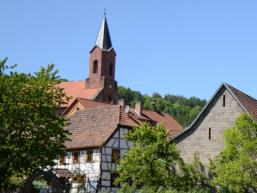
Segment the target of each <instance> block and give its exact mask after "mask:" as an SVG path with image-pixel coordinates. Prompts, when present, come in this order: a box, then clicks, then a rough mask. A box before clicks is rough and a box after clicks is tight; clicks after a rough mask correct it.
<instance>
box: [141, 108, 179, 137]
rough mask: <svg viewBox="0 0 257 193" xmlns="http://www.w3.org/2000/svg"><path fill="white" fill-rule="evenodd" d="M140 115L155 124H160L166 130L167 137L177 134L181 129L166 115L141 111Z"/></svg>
mask: <svg viewBox="0 0 257 193" xmlns="http://www.w3.org/2000/svg"><path fill="white" fill-rule="evenodd" d="M142 114H143V115H144V116H146V117H148V118H150V119H152V120H154V121H156V122H157V124H160V123H162V124H163V125H164V127H165V128H166V129H168V133H169V136H173V135H175V134H177V133H179V132H180V131H181V130H182V129H183V127H182V125H180V124H179V123H178V122H177V121H176V120H175V119H174V118H173V117H172V116H171V115H169V114H168V113H162V112H161V113H158V112H155V111H149V110H143V112H142Z"/></svg>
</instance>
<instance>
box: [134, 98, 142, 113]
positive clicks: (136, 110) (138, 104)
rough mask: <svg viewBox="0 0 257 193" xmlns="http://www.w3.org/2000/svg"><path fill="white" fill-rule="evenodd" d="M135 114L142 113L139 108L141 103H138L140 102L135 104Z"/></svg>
mask: <svg viewBox="0 0 257 193" xmlns="http://www.w3.org/2000/svg"><path fill="white" fill-rule="evenodd" d="M135 112H136V113H137V114H138V115H141V113H142V106H141V102H140V101H138V102H137V103H136V106H135Z"/></svg>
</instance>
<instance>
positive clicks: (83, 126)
mask: <svg viewBox="0 0 257 193" xmlns="http://www.w3.org/2000/svg"><path fill="white" fill-rule="evenodd" d="M78 100H81V101H83V102H84V103H86V104H89V103H91V102H92V104H97V103H98V102H94V101H89V100H86V99H78ZM98 104H100V103H98ZM138 118H140V119H138ZM146 120H147V121H149V122H150V123H157V124H160V123H163V124H164V127H165V128H167V129H168V132H169V135H171V136H172V135H174V134H176V133H177V132H179V131H180V130H181V129H182V126H181V125H180V124H179V123H177V122H176V120H175V119H174V118H173V117H171V116H170V115H168V114H166V113H157V112H153V111H148V110H143V111H142V115H140V116H138V115H136V113H135V112H134V111H129V112H126V111H125V110H124V108H123V107H122V106H120V105H110V104H107V105H100V106H97V107H93V108H86V109H84V110H80V111H78V112H76V113H75V114H74V115H72V116H71V117H70V124H69V125H68V126H67V129H68V131H69V132H70V133H71V134H72V135H71V136H70V139H71V141H67V142H66V143H65V145H66V147H67V149H81V148H91V147H100V146H101V145H102V144H104V142H106V141H107V139H108V138H109V137H110V136H111V135H112V133H113V132H114V131H115V130H116V129H117V128H118V126H119V125H120V126H128V127H137V126H139V124H140V122H142V121H146Z"/></svg>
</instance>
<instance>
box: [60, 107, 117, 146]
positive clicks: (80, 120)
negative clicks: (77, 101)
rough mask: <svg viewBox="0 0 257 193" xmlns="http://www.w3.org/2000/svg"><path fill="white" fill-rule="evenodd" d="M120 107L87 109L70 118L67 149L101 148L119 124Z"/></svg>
mask: <svg viewBox="0 0 257 193" xmlns="http://www.w3.org/2000/svg"><path fill="white" fill-rule="evenodd" d="M119 115H120V106H119V105H112V106H104V107H97V108H87V109H85V110H83V111H78V112H76V113H75V114H74V115H73V116H71V117H70V124H69V125H68V126H67V129H68V131H69V132H70V133H71V134H72V135H71V136H70V139H71V141H66V143H65V146H66V147H67V149H77V148H88V147H99V146H101V145H102V144H103V143H104V142H105V141H106V140H107V139H108V138H109V137H110V136H111V134H112V133H113V132H114V131H115V129H116V128H117V126H118V124H119V119H120V118H119V117H120V116H119Z"/></svg>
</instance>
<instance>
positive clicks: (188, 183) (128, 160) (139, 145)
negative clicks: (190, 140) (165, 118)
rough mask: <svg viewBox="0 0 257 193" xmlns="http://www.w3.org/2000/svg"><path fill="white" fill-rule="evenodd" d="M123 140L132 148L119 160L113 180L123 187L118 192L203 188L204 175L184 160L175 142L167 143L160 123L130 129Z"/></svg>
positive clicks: (164, 131)
mask: <svg viewBox="0 0 257 193" xmlns="http://www.w3.org/2000/svg"><path fill="white" fill-rule="evenodd" d="M126 139H127V140H129V141H131V142H132V143H133V147H132V148H131V149H130V150H129V151H128V152H127V154H126V155H125V157H124V159H122V160H121V161H120V167H119V170H118V173H119V177H118V179H117V180H116V183H118V184H120V185H121V187H122V188H121V190H120V192H126V193H127V192H131V193H132V192H133V193H134V192H141V193H143V192H168V190H170V189H171V190H177V191H189V190H192V189H193V188H195V189H199V190H201V189H203V188H202V185H205V182H206V181H204V180H205V178H204V177H203V176H202V174H201V173H199V172H198V169H196V166H195V167H194V166H193V165H192V166H191V165H186V164H185V163H183V160H182V159H181V158H180V156H179V152H178V150H177V149H176V147H175V144H173V143H170V142H168V140H167V133H166V129H165V128H164V127H163V126H162V125H158V126H156V127H152V126H150V125H149V124H147V123H143V124H142V125H141V126H140V127H139V128H136V129H133V131H130V132H129V133H128V134H127V136H126ZM197 166H198V165H197ZM206 189H207V188H206Z"/></svg>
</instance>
